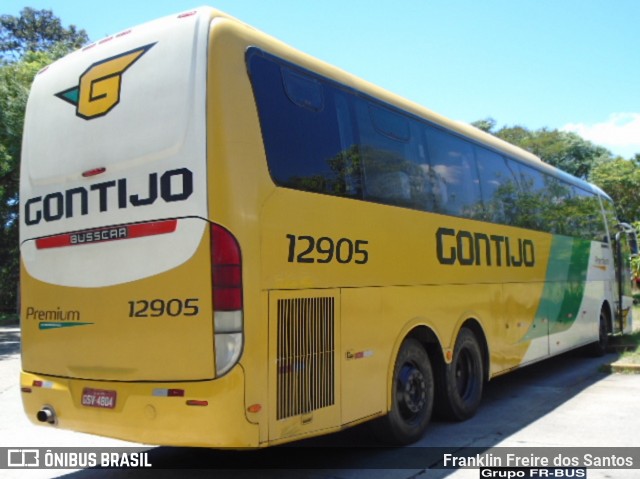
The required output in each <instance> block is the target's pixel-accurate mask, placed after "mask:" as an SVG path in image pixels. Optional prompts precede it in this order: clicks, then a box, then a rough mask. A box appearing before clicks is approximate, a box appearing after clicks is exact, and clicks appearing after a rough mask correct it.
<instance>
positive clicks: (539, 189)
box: [510, 161, 549, 231]
mask: <svg viewBox="0 0 640 479" xmlns="http://www.w3.org/2000/svg"><path fill="white" fill-rule="evenodd" d="M510 166H511V168H512V169H513V171H514V172H515V174H516V178H517V181H518V197H517V207H516V209H517V216H516V217H515V218H514V221H513V225H514V226H520V227H521V228H530V229H535V230H540V231H549V227H548V224H547V222H546V219H545V218H543V208H544V194H545V183H544V180H545V177H544V175H543V174H542V173H541V172H539V171H538V170H534V169H533V168H529V167H528V166H525V165H522V164H520V163H517V162H515V161H512V162H510Z"/></svg>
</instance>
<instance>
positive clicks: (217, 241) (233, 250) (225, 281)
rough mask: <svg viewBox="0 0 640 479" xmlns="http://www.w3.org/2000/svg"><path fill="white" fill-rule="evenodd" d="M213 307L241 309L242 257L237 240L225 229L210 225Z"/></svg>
mask: <svg viewBox="0 0 640 479" xmlns="http://www.w3.org/2000/svg"><path fill="white" fill-rule="evenodd" d="M211 263H212V264H211V266H212V268H213V269H212V272H213V307H214V309H215V310H216V311H237V310H241V309H242V259H241V257H240V247H239V246H238V242H237V241H236V239H235V238H234V237H233V235H232V234H231V233H229V232H228V231H227V230H226V229H224V228H223V227H222V226H219V225H216V224H214V225H212V226H211Z"/></svg>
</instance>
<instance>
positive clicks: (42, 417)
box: [36, 406, 58, 424]
mask: <svg viewBox="0 0 640 479" xmlns="http://www.w3.org/2000/svg"><path fill="white" fill-rule="evenodd" d="M36 419H37V420H38V421H40V422H46V423H48V424H57V423H58V416H56V411H55V409H53V407H51V406H43V407H42V409H40V410H39V411H38V413H37V414H36Z"/></svg>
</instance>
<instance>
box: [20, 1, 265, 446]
mask: <svg viewBox="0 0 640 479" xmlns="http://www.w3.org/2000/svg"><path fill="white" fill-rule="evenodd" d="M212 15H213V13H212V11H210V10H202V11H198V12H190V13H187V14H183V15H179V16H175V17H167V18H165V19H162V20H158V21H156V22H152V23H149V24H146V25H143V26H141V27H137V28H135V29H132V30H127V31H124V32H122V33H120V34H118V35H114V36H112V37H108V38H106V39H104V40H102V41H100V42H97V43H95V44H93V45H90V46H88V47H86V48H84V49H83V50H80V51H77V52H75V53H73V54H71V55H69V56H67V57H65V58H64V59H62V60H60V61H58V62H56V63H54V64H52V65H51V66H50V67H48V68H47V69H45V70H43V71H42V72H40V73H39V74H38V75H37V77H36V79H35V81H34V84H33V87H32V92H31V94H30V98H29V102H28V107H27V115H26V120H25V133H24V145H23V157H22V171H21V187H20V199H21V224H20V228H21V231H20V233H21V256H22V266H21V268H22V269H21V322H22V334H23V346H22V369H23V371H22V374H21V388H22V397H23V402H24V407H25V410H26V413H27V415H28V417H29V418H30V419H31V420H32V421H33V422H35V423H40V424H44V425H52V426H59V427H63V428H69V429H74V430H78V431H85V432H90V433H95V434H100V435H106V436H112V437H119V438H124V439H129V440H134V441H138V442H147V443H155V444H157V443H162V444H185V445H209V446H211V445H213V446H215V445H225V446H251V445H256V444H257V431H256V429H257V426H253V425H250V424H249V423H248V422H247V421H246V420H245V415H244V392H243V391H244V376H243V372H242V369H241V368H239V367H236V368H233V366H234V364H235V363H236V361H237V360H238V357H239V355H240V352H241V348H242V290H241V266H240V248H239V246H238V243H237V241H236V239H235V238H234V237H233V235H232V234H231V233H230V232H229V231H228V230H227V229H226V228H225V227H224V225H219V224H215V223H213V222H211V221H209V218H210V215H209V211H208V209H209V199H208V193H207V175H208V171H207V143H206V111H205V108H206V81H207V80H206V79H207V48H208V35H209V25H210V22H211V18H212ZM220 391H224V394H219V392H220ZM238 419H240V421H238ZM203 424H207V428H206V430H205V431H203V429H204V428H203V427H202V425H203Z"/></svg>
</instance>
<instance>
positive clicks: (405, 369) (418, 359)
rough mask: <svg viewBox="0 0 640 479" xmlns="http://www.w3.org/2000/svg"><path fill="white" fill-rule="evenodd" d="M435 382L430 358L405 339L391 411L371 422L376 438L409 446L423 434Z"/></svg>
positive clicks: (421, 348)
mask: <svg viewBox="0 0 640 479" xmlns="http://www.w3.org/2000/svg"><path fill="white" fill-rule="evenodd" d="M433 398H434V380H433V372H432V369H431V362H430V361H429V356H428V355H427V352H426V351H425V350H424V348H423V347H422V345H421V344H420V342H418V341H417V340H415V339H413V338H407V339H405V340H404V342H403V343H402V346H401V347H400V352H399V353H398V357H397V358H396V364H395V366H394V370H393V383H392V390H391V410H390V411H389V414H387V415H386V416H385V417H383V418H380V419H378V420H377V421H375V422H374V424H373V426H374V432H375V434H376V436H377V437H378V439H380V440H381V441H384V442H386V443H391V444H395V445H404V444H410V443H412V442H415V441H417V440H418V439H420V438H421V437H422V435H423V434H424V432H425V430H426V428H427V425H428V424H429V420H430V419H431V411H432V410H433Z"/></svg>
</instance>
